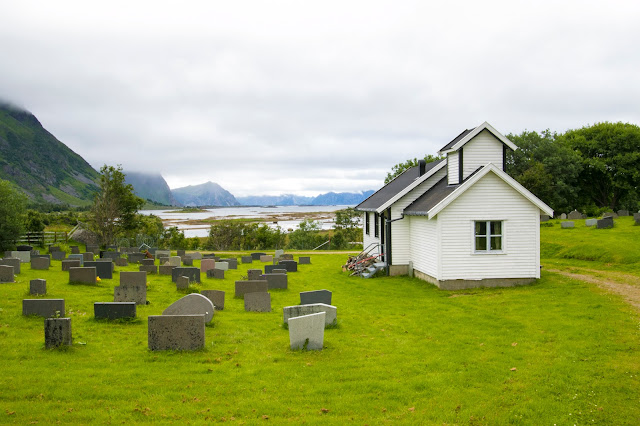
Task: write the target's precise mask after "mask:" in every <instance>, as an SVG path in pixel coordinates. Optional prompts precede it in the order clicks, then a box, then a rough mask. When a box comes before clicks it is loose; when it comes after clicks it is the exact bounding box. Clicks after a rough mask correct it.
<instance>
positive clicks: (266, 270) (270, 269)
mask: <svg viewBox="0 0 640 426" xmlns="http://www.w3.org/2000/svg"><path fill="white" fill-rule="evenodd" d="M284 268H286V267H284V266H281V265H264V273H265V274H274V273H276V270H282V269H284ZM284 270H285V271H286V269H284Z"/></svg>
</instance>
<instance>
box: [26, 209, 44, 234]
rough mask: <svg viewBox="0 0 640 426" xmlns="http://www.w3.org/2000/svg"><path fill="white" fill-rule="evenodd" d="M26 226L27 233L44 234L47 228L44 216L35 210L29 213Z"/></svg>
mask: <svg viewBox="0 0 640 426" xmlns="http://www.w3.org/2000/svg"><path fill="white" fill-rule="evenodd" d="M24 224H25V228H26V230H27V232H42V231H44V227H45V226H44V222H43V220H42V214H40V212H38V211H35V210H29V211H27V218H26V220H25V223H24Z"/></svg>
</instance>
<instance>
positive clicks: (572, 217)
mask: <svg viewBox="0 0 640 426" xmlns="http://www.w3.org/2000/svg"><path fill="white" fill-rule="evenodd" d="M567 219H569V220H577V219H582V213H580V212H579V211H578V210H574V211H572V212H571V213H569V214H568V215H567Z"/></svg>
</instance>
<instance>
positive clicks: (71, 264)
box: [62, 259, 82, 271]
mask: <svg viewBox="0 0 640 426" xmlns="http://www.w3.org/2000/svg"><path fill="white" fill-rule="evenodd" d="M81 266H82V263H81V262H80V259H67V260H63V261H62V270H63V271H68V270H69V268H79V267H81Z"/></svg>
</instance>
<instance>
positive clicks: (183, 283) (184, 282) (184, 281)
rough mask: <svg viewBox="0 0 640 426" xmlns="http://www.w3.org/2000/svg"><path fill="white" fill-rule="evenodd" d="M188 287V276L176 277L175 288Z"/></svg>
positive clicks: (184, 288)
mask: <svg viewBox="0 0 640 426" xmlns="http://www.w3.org/2000/svg"><path fill="white" fill-rule="evenodd" d="M188 288H189V277H178V279H177V280H176V289H177V290H186V289H188Z"/></svg>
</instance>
